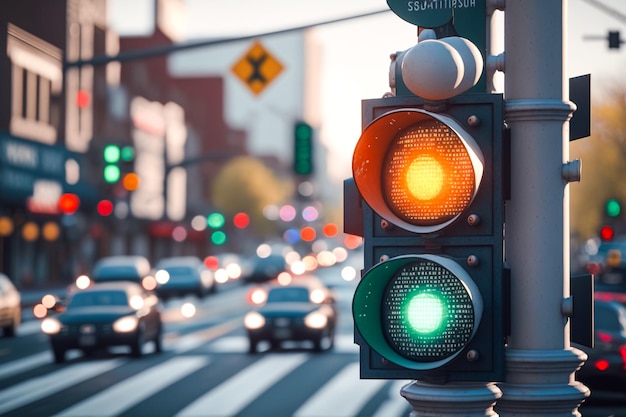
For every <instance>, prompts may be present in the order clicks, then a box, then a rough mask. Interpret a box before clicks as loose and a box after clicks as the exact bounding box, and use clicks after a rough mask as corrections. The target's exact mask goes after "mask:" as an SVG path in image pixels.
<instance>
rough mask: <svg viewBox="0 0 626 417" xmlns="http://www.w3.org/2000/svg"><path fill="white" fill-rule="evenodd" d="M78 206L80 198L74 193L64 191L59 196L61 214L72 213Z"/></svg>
mask: <svg viewBox="0 0 626 417" xmlns="http://www.w3.org/2000/svg"><path fill="white" fill-rule="evenodd" d="M78 207H80V198H78V196H77V195H76V194H72V193H65V194H63V195H61V197H59V210H61V213H63V214H74V213H76V210H78Z"/></svg>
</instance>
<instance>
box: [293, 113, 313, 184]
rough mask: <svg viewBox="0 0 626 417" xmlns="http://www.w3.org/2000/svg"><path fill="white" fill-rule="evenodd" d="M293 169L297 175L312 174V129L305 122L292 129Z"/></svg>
mask: <svg viewBox="0 0 626 417" xmlns="http://www.w3.org/2000/svg"><path fill="white" fill-rule="evenodd" d="M294 142H295V143H294V160H293V169H294V171H295V173H296V174H298V175H310V174H312V173H313V128H312V127H311V125H309V124H308V123H305V122H298V123H296V125H295V127H294Z"/></svg>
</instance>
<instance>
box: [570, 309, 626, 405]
mask: <svg viewBox="0 0 626 417" xmlns="http://www.w3.org/2000/svg"><path fill="white" fill-rule="evenodd" d="M594 309H595V314H594V327H595V338H594V347H593V349H590V348H588V347H583V346H576V347H577V348H578V349H581V350H583V351H584V352H585V353H586V354H587V356H588V358H587V361H586V362H585V364H584V365H583V367H582V368H581V369H580V370H578V372H577V376H576V379H577V380H579V381H581V382H582V383H584V384H585V385H586V386H587V387H589V388H590V389H591V398H592V399H593V398H594V394H596V391H598V393H597V394H598V395H607V394H608V395H611V396H613V397H615V398H616V399H618V398H620V399H626V308H625V307H624V306H623V305H621V304H620V303H617V302H614V301H608V302H607V301H601V300H596V301H595V302H594ZM596 397H597V395H596Z"/></svg>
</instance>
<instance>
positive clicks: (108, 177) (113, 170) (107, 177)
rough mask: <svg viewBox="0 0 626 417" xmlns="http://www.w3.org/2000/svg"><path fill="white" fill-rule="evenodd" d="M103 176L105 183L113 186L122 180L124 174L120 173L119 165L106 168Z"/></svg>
mask: <svg viewBox="0 0 626 417" xmlns="http://www.w3.org/2000/svg"><path fill="white" fill-rule="evenodd" d="M102 176H103V178H104V181H105V182H108V183H109V184H112V183H115V182H118V181H119V180H120V177H121V176H122V173H121V171H120V167H118V166H117V165H107V166H105V167H104V171H103V173H102Z"/></svg>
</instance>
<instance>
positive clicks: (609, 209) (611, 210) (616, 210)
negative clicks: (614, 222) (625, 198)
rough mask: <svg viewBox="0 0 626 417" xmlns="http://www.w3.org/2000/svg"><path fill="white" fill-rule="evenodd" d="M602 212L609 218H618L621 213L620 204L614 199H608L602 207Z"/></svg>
mask: <svg viewBox="0 0 626 417" xmlns="http://www.w3.org/2000/svg"><path fill="white" fill-rule="evenodd" d="M604 211H605V212H606V214H607V216H609V217H619V215H620V213H621V212H622V204H621V203H620V202H619V200H617V199H615V198H610V199H608V200H607V202H606V204H605V205H604Z"/></svg>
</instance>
